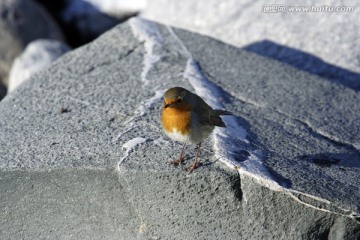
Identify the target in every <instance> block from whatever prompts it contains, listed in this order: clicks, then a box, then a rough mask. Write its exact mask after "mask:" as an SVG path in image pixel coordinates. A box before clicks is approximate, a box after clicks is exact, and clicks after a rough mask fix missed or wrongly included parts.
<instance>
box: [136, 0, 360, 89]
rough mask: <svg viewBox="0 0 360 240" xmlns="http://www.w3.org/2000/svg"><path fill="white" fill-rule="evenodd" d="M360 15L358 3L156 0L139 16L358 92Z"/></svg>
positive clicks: (359, 83) (352, 1)
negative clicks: (306, 72) (217, 40)
mask: <svg viewBox="0 0 360 240" xmlns="http://www.w3.org/2000/svg"><path fill="white" fill-rule="evenodd" d="M294 7H299V8H300V11H297V12H294V10H291V8H294ZM321 7H323V8H324V9H323V10H321ZM336 7H343V10H342V12H336V11H335V10H336V9H335V8H336ZM346 7H348V8H349V9H348V10H346ZM301 8H305V9H306V8H308V9H307V11H306V10H301ZM311 8H314V9H313V10H312V9H311ZM359 14H360V5H359V2H358V1H356V0H348V1H341V2H339V1H336V0H329V1H324V2H319V1H316V0H307V1H301V2H299V1H296V0H282V1H273V0H271V1H266V2H264V1H251V0H247V1H241V2H239V1H237V0H229V1H221V2H220V1H217V0H211V1H205V0H204V1H191V0H189V1H167V0H154V1H151V4H148V5H147V7H146V8H145V9H144V10H143V11H142V12H141V16H142V17H144V18H147V19H150V20H153V21H156V22H159V23H163V24H168V25H171V26H175V27H180V28H183V29H187V30H190V31H194V32H198V33H201V34H205V35H208V36H211V37H214V38H216V39H219V40H221V41H223V42H225V43H228V44H232V45H235V46H238V47H243V48H245V49H247V50H249V51H252V52H255V53H258V54H260V55H263V56H266V57H270V58H273V59H276V60H280V61H282V62H285V63H288V64H291V65H292V66H294V67H296V68H298V69H301V70H305V71H308V72H310V73H312V74H316V75H318V76H321V77H325V78H328V79H331V80H332V81H334V82H336V83H339V84H344V85H345V86H350V87H352V88H354V89H356V90H360V81H359V79H360V63H359V61H358V59H359V56H360V50H359V48H358V42H359V35H360V33H359V31H360V30H359V29H360V27H359V21H358V17H359Z"/></svg>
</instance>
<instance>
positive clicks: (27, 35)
mask: <svg viewBox="0 0 360 240" xmlns="http://www.w3.org/2000/svg"><path fill="white" fill-rule="evenodd" d="M0 13H1V14H0V18H1V19H0V39H1V41H0V82H1V83H2V84H3V85H5V86H7V85H8V73H9V71H10V67H11V65H12V62H13V60H14V59H15V57H16V56H17V55H19V54H20V53H21V52H22V50H23V49H24V48H25V46H26V45H27V44H28V43H29V42H31V41H33V40H35V39H39V38H45V39H55V40H60V41H62V40H64V39H63V34H62V32H61V30H60V29H59V27H58V26H57V24H56V23H55V21H54V20H53V19H52V17H51V16H50V15H49V14H48V13H47V12H46V11H45V10H44V9H43V8H42V7H41V6H39V5H38V4H37V3H36V2H33V1H32V0H4V1H0Z"/></svg>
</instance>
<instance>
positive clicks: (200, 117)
mask: <svg viewBox="0 0 360 240" xmlns="http://www.w3.org/2000/svg"><path fill="white" fill-rule="evenodd" d="M220 115H232V113H231V112H228V111H225V110H214V109H212V107H210V106H209V105H208V104H207V103H206V102H205V101H204V100H203V99H202V98H201V97H199V96H198V95H196V94H194V93H192V92H190V91H188V90H186V89H184V88H182V87H173V88H170V89H168V90H167V91H166V92H165V95H164V105H163V109H162V114H161V122H162V126H163V129H164V131H165V133H166V135H167V136H168V137H170V138H171V139H173V140H175V141H178V142H182V143H184V145H183V147H182V150H181V153H180V157H179V159H178V160H176V161H173V162H172V163H173V164H175V165H179V164H182V163H183V162H184V157H183V153H184V150H185V147H186V145H187V144H197V145H198V149H197V153H196V157H195V161H194V163H193V164H192V165H191V166H190V167H189V168H187V170H188V171H189V172H190V173H191V172H192V171H193V170H194V169H195V168H197V167H198V166H199V155H200V148H201V143H202V142H203V141H204V140H205V139H206V138H207V137H208V136H209V135H210V133H211V132H212V131H213V130H214V128H215V127H226V125H225V123H224V122H223V121H222V119H221V118H220Z"/></svg>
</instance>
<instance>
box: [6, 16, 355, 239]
mask: <svg viewBox="0 0 360 240" xmlns="http://www.w3.org/2000/svg"><path fill="white" fill-rule="evenodd" d="M189 59H192V60H193V61H196V62H197V64H198V66H200V67H201V70H200V72H199V75H202V77H203V78H204V79H207V81H209V82H208V83H207V84H205V85H204V87H205V88H209V87H212V86H213V85H214V84H215V85H216V91H217V92H218V93H220V94H221V100H222V102H223V104H224V106H225V107H226V109H228V110H230V111H232V112H233V113H234V114H235V115H236V117H233V119H234V120H235V121H236V122H238V123H239V124H240V125H241V126H242V127H243V128H244V129H246V131H247V137H246V140H247V144H244V145H239V146H238V148H239V149H238V150H239V153H238V155H239V159H238V160H239V163H238V165H237V167H236V168H234V167H229V166H228V165H229V162H227V159H217V157H216V154H217V151H218V150H217V149H214V148H213V146H214V140H215V139H216V138H209V139H208V140H207V141H205V142H204V146H203V151H202V155H201V159H202V165H201V166H200V167H199V168H198V169H196V170H195V172H193V173H192V174H188V173H187V172H186V171H184V170H183V169H181V168H180V167H179V168H176V167H174V166H172V165H170V164H168V161H170V160H173V159H174V158H176V157H177V156H178V154H179V152H180V149H181V145H180V144H178V143H175V142H173V141H171V140H169V139H168V138H166V136H165V135H164V133H163V132H162V129H161V124H160V122H159V114H160V110H161V104H162V100H161V96H162V93H163V91H164V90H165V89H167V88H169V87H170V86H174V85H178V86H182V87H186V88H187V89H189V90H191V91H195V90H196V91H198V90H199V89H198V88H197V87H198V86H195V88H194V87H193V86H194V85H192V84H190V82H189V81H188V79H187V78H186V77H184V72H186V70H187V66H188V65H187V64H188V62H189ZM39 96H41V97H39ZM205 97H206V96H205ZM359 100H360V95H359V93H358V92H356V91H354V90H353V89H352V88H347V87H344V86H341V85H337V84H334V83H333V82H331V81H328V80H326V79H322V78H319V77H316V76H313V75H311V74H307V73H305V72H301V71H298V70H297V69H294V68H292V67H290V66H288V65H284V64H281V63H279V62H277V61H273V60H270V59H267V58H264V57H261V56H258V55H256V54H253V53H249V52H247V51H243V50H241V49H238V48H235V47H232V46H229V45H226V44H223V43H221V42H218V41H216V40H213V39H210V38H208V37H204V36H200V35H198V34H195V33H190V32H187V31H184V30H179V29H174V28H169V27H166V26H162V25H157V24H155V23H152V22H143V21H139V20H132V21H130V23H125V24H122V25H119V26H118V27H116V28H114V29H113V30H111V31H109V32H107V33H106V34H104V35H103V36H101V37H100V38H99V39H97V40H96V41H94V42H93V43H91V44H89V45H86V46H84V47H81V48H79V49H76V50H74V51H72V52H71V53H68V54H66V55H64V56H63V57H61V58H60V59H59V60H58V61H56V62H55V63H54V64H53V65H52V66H51V67H50V68H49V69H46V70H44V71H43V72H41V73H39V74H36V75H34V76H33V77H32V79H31V80H30V81H26V82H24V83H23V84H21V85H20V86H19V87H18V88H16V89H15V90H14V91H13V92H12V93H11V94H10V95H8V96H6V97H5V98H4V100H3V101H2V102H1V103H0V112H2V113H3V114H2V115H0V146H1V148H0V169H1V171H2V172H1V174H0V175H1V180H0V184H2V186H1V187H0V191H1V194H0V198H1V199H0V204H1V205H0V206H1V208H2V209H1V210H2V212H4V211H3V210H6V211H5V212H6V215H4V217H3V216H1V218H0V219H1V222H2V223H3V222H6V224H0V233H1V235H2V236H5V237H4V238H5V239H6V238H12V237H13V236H15V237H16V236H20V237H21V236H41V238H52V239H54V238H55V239H56V238H61V239H69V238H73V236H76V238H88V237H89V236H94V237H91V238H93V239H94V238H98V236H101V235H103V234H104V235H105V237H104V236H101V237H99V238H107V239H239V238H241V239H357V238H359V237H360V224H359V222H358V219H359V216H360V209H359V206H360V205H359V200H358V199H360V198H359V197H360V196H359V194H360V191H359V185H360V184H359V179H358V176H359V171H360V170H359V148H360V147H359V146H360V144H359V143H360V140H359V138H358V136H359V134H358V131H359V128H357V124H355V123H356V121H357V118H358V117H357V116H359V113H360V109H359V106H358V104H357V102H359ZM344 119H346V121H344ZM224 120H225V122H227V121H230V120H229V119H224ZM234 134H235V133H234ZM253 149H259V150H261V151H262V153H263V156H264V157H263V158H262V159H261V161H262V164H263V165H264V167H265V168H266V169H267V172H268V173H269V174H270V175H271V176H272V178H273V179H274V181H276V182H277V183H278V189H277V191H275V190H274V188H272V187H271V184H269V185H267V183H270V182H269V180H268V179H267V178H265V176H264V175H263V174H264V172H252V170H254V169H251V168H249V169H245V168H241V166H247V165H246V164H247V163H250V162H251V159H250V158H249V157H248V156H249V155H248V154H245V153H252V151H253ZM187 154H188V156H189V157H188V159H187V161H186V164H190V162H191V161H193V157H194V151H193V149H192V147H189V148H188V150H187ZM224 163H227V165H226V164H224ZM20 170H21V171H20ZM113 174H115V175H113ZM29 176H30V177H29ZM115 177H116V178H117V181H118V182H116V181H115ZM19 179H20V180H19ZM19 182H20V183H22V182H24V184H25V185H24V186H22V185H21V184H19ZM52 182H55V183H56V184H52ZM53 185H55V186H53ZM31 186H34V187H33V189H35V190H34V191H30V190H29V188H32V187H31ZM56 186H60V187H59V188H60V189H63V190H62V194H61V195H58V194H59V193H58V192H56V191H58V190H57V189H58V187H56ZM14 189H16V191H15V190H14ZM78 191H80V193H79V195H77V194H76V193H77V192H78ZM36 192H39V194H40V195H38V194H36ZM90 192H91V193H94V194H93V195H90ZM22 196H26V197H24V200H27V201H15V200H16V199H17V198H21V197H22ZM39 196H41V198H40V197H39ZM12 199H14V200H12ZM39 199H42V200H41V201H45V200H46V199H48V200H49V201H50V202H51V203H53V204H54V205H55V206H59V205H60V206H63V207H61V208H60V207H56V208H55V209H53V210H52V208H50V207H49V205H47V204H37V203H38V202H41V201H40V200H39ZM87 200H88V201H87ZM77 201H80V202H82V203H83V204H77V203H76V202H77ZM33 203H36V204H33ZM89 203H90V205H87V204H89ZM37 206H38V207H41V208H40V209H41V210H40V211H39V212H34V211H36V209H38V207H37ZM99 209H104V211H101V210H99ZM107 209H113V210H114V211H113V212H111V214H110V211H107ZM42 210H43V211H42ZM98 210H99V211H98ZM92 212H93V213H94V214H92ZM73 213H75V214H73ZM76 213H78V214H76ZM20 216H26V217H20ZM31 216H34V218H31ZM9 219H10V221H9ZM33 219H36V221H33ZM48 219H51V221H50V220H49V221H47V220H48ZM55 219H56V220H55ZM93 219H94V221H91V220H93ZM95 219H97V220H95ZM99 219H101V220H99ZM43 221H46V225H45V227H44V226H43V225H41V224H40V223H41V222H43ZM115 225H117V226H118V228H117V229H115V227H114V226H115ZM22 226H25V227H24V228H23V227H22ZM64 226H69V227H64ZM47 229H54V230H53V231H51V232H50V231H48V230H47ZM69 229H70V230H69ZM69 231H70V232H71V234H73V235H70V233H69ZM105 231H106V234H105ZM21 234H22V235H21Z"/></svg>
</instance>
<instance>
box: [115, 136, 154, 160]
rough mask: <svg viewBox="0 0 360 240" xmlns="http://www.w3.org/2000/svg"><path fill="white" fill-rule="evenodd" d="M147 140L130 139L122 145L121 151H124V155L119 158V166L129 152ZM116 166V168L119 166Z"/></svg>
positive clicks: (139, 138)
mask: <svg viewBox="0 0 360 240" xmlns="http://www.w3.org/2000/svg"><path fill="white" fill-rule="evenodd" d="M146 141H147V139H146V138H142V137H136V138H133V139H130V140H129V141H127V142H126V143H124V144H123V146H122V147H123V149H124V151H125V155H124V156H123V157H122V158H121V160H120V162H119V164H121V163H122V162H123V161H124V160H125V159H126V158H127V157H128V156H129V154H130V152H131V151H132V150H133V149H134V148H135V147H136V146H137V145H140V144H143V143H144V142H146ZM119 164H118V166H119Z"/></svg>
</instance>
